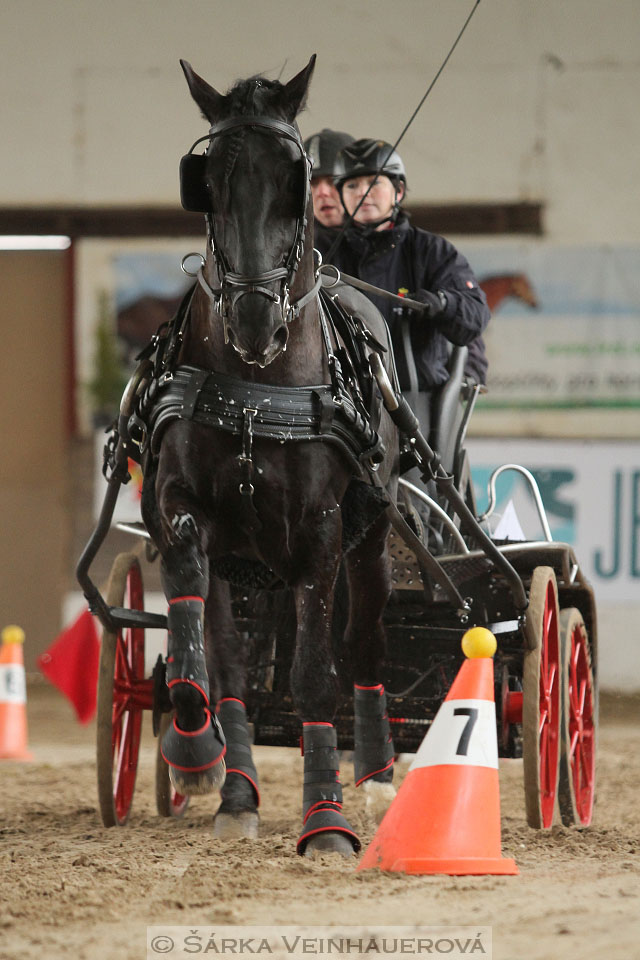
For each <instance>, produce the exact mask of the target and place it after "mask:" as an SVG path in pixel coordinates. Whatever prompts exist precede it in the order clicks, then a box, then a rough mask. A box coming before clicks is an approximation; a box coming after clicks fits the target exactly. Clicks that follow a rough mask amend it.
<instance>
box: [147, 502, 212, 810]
mask: <svg viewBox="0 0 640 960" xmlns="http://www.w3.org/2000/svg"><path fill="white" fill-rule="evenodd" d="M162 579H163V586H164V590H165V594H166V596H167V599H168V601H169V614H168V644H167V685H168V687H169V692H170V697H171V702H172V704H173V706H174V708H175V717H174V720H173V723H172V724H171V725H170V727H169V729H168V730H167V732H166V734H165V736H164V738H163V740H162V755H163V757H164V759H165V760H166V761H167V763H168V764H169V772H170V775H171V780H172V782H173V784H174V786H175V788H176V790H178V792H179V793H183V794H199V793H210V792H211V791H212V790H214V789H215V788H216V787H218V786H220V785H221V783H222V782H223V781H224V769H225V765H224V760H223V757H224V752H225V745H224V736H223V734H222V731H221V728H220V724H219V721H218V720H217V718H216V717H215V716H214V715H213V714H212V712H211V710H210V707H209V677H208V673H207V665H206V659H205V643H204V604H205V601H204V598H205V597H206V596H207V593H208V581H209V573H208V562H207V558H206V554H205V552H204V549H203V547H202V545H201V543H200V535H199V531H198V527H197V524H196V521H195V519H194V517H193V516H192V515H191V514H190V513H187V512H182V513H180V512H176V513H175V514H174V520H173V523H172V534H171V538H170V540H169V543H168V544H167V545H166V547H165V549H164V551H163V557H162Z"/></svg>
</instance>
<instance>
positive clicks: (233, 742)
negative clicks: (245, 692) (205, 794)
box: [216, 697, 260, 806]
mask: <svg viewBox="0 0 640 960" xmlns="http://www.w3.org/2000/svg"><path fill="white" fill-rule="evenodd" d="M216 712H217V715H218V719H219V721H220V723H221V724H222V729H223V731H224V736H225V740H226V742H227V777H229V775H230V774H232V773H237V774H240V775H241V776H243V777H245V778H246V779H247V780H248V781H249V783H250V784H251V786H252V787H253V791H254V794H255V801H256V806H259V804H260V790H259V789H258V771H257V770H256V768H255V765H254V763H253V756H252V754H251V737H250V735H249V726H248V724H247V712H246V710H245V706H244V703H243V702H242V700H237V699H236V698H235V697H224V698H223V699H222V700H220V701H219V702H218V708H217V711H216ZM226 785H228V786H230V782H229V780H227V784H226ZM221 792H222V799H223V800H224V799H225V787H223V788H222V791H221Z"/></svg>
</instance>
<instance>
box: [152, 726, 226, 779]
mask: <svg viewBox="0 0 640 960" xmlns="http://www.w3.org/2000/svg"><path fill="white" fill-rule="evenodd" d="M205 715H206V722H205V723H204V724H203V726H202V727H201V728H200V729H199V730H193V731H191V732H187V731H184V730H181V729H180V728H179V727H178V725H177V723H176V721H175V719H174V720H173V721H172V723H171V725H170V726H169V729H168V730H167V732H166V733H165V735H164V737H163V738H162V746H161V752H162V756H163V757H164V759H165V760H166V762H167V763H168V764H169V767H170V772H171V779H172V781H173V784H174V786H175V787H176V789H177V790H179V792H180V793H184V794H188V795H191V794H197V793H210V792H211V790H213V789H215V788H216V787H220V786H222V783H223V782H224V775H225V764H224V755H225V753H226V745H225V740H224V734H223V732H222V727H221V726H220V723H219V722H218V719H217V718H216V717H214V716H212V715H211V713H210V712H209V710H208V709H207V710H206V711H205Z"/></svg>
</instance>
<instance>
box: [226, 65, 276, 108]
mask: <svg viewBox="0 0 640 960" xmlns="http://www.w3.org/2000/svg"><path fill="white" fill-rule="evenodd" d="M282 90H284V84H282V83H280V81H279V80H268V79H267V78H266V77H262V76H259V75H258V74H256V75H255V76H253V77H248V78H247V79H246V80H236V82H235V83H234V84H233V86H232V87H231V89H230V90H229V91H228V92H227V94H226V100H225V108H226V109H227V110H228V112H229V115H230V116H231V115H232V114H238V113H239V114H241V115H242V114H246V113H255V114H259V113H262V112H263V111H265V110H266V109H267V108H268V107H269V106H270V105H271V103H272V102H273V101H274V100H275V99H276V98H275V97H274V96H273V94H274V93H275V94H276V95H277V94H278V93H280V92H281V91H282Z"/></svg>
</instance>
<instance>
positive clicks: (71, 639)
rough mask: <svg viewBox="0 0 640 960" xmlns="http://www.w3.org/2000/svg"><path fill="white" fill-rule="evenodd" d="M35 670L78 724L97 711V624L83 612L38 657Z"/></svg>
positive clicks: (98, 651)
mask: <svg viewBox="0 0 640 960" xmlns="http://www.w3.org/2000/svg"><path fill="white" fill-rule="evenodd" d="M37 662H38V669H39V670H40V672H41V673H43V674H44V675H45V677H46V678H47V679H48V680H50V681H51V683H52V684H53V685H54V686H56V687H57V688H58V690H60V692H61V693H64V695H65V697H67V699H68V700H70V701H71V703H72V704H73V707H74V709H75V711H76V714H77V716H78V720H79V721H80V723H88V722H89V721H90V720H91V719H92V718H93V715H94V714H95V712H96V700H97V692H98V666H99V662H100V639H99V637H98V628H97V626H96V622H95V620H94V618H93V616H92V615H91V613H89V611H88V610H85V611H84V612H83V613H81V614H80V616H79V617H78V618H77V619H76V620H74V622H73V623H72V624H70V625H69V626H68V627H66V628H65V629H64V630H63V631H62V633H60V634H59V635H58V637H56V639H55V640H54V641H53V643H52V644H51V646H50V647H49V648H48V650H45V652H44V653H42V654H40V656H39V657H38V661H37Z"/></svg>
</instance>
